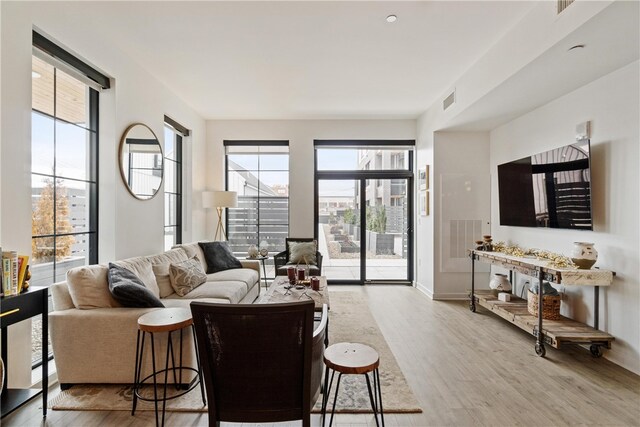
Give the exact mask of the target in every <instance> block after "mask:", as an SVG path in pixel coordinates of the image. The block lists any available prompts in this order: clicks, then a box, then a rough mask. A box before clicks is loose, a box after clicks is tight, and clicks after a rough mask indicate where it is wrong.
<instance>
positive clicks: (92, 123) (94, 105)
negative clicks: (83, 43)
mask: <svg viewBox="0 0 640 427" xmlns="http://www.w3.org/2000/svg"><path fill="white" fill-rule="evenodd" d="M32 45H33V53H32V55H31V61H32V64H33V61H34V58H37V59H38V60H40V61H42V62H44V63H47V64H49V65H50V66H52V67H53V87H52V90H53V94H52V95H53V111H52V113H53V114H50V113H47V112H45V111H41V110H38V109H36V108H34V104H33V100H32V103H31V115H30V118H31V124H30V126H31V128H32V129H33V117H34V115H35V114H38V115H41V116H43V117H45V118H47V119H50V120H51V121H52V125H53V129H52V137H53V170H52V173H50V174H48V173H43V172H42V171H39V172H34V171H33V168H32V164H30V165H29V166H30V173H29V176H30V179H31V183H30V186H31V197H32V200H33V194H34V193H33V189H34V186H33V182H34V177H39V178H49V179H52V180H53V182H54V192H53V230H52V231H53V232H52V233H48V234H41V235H34V234H33V232H32V234H31V241H32V242H33V241H34V239H43V238H52V239H53V242H54V243H53V244H54V246H53V247H54V256H53V260H52V262H51V264H52V271H53V273H52V277H51V279H52V281H51V283H48V280H49V279H47V283H46V284H45V285H44V286H46V287H50V286H51V285H52V284H53V283H55V282H56V276H57V274H58V272H57V269H58V264H59V263H58V260H57V259H56V256H55V251H56V241H57V238H58V237H62V236H86V238H87V240H88V242H87V253H86V259H85V262H86V264H85V265H90V264H97V263H98V241H99V229H98V219H99V166H100V162H99V150H100V144H99V140H100V95H99V90H102V89H108V88H109V87H110V80H109V78H108V77H107V76H105V75H104V74H102V73H100V72H99V71H97V70H95V69H94V68H93V67H91V66H90V65H88V64H86V63H85V62H84V61H82V60H81V59H79V58H77V57H75V56H74V55H72V54H70V53H69V52H67V51H66V50H64V49H63V48H61V47H59V46H57V45H56V44H54V43H53V42H51V41H49V40H47V39H46V38H44V37H43V36H42V35H40V34H38V33H37V32H35V31H33V32H32ZM32 67H33V65H32ZM59 71H62V72H63V73H65V74H66V75H68V76H70V77H72V78H74V79H75V80H77V81H79V82H80V83H82V84H84V85H85V86H86V89H87V92H85V96H86V98H85V100H84V101H83V102H86V113H87V117H86V122H85V126H84V127H83V126H80V125H78V124H77V123H73V122H70V121H68V120H65V119H64V118H62V116H60V117H59V116H58V111H57V108H58V106H57V104H58V103H57V97H58V86H57V85H58V75H57V73H58V72H59ZM32 78H33V75H32ZM96 82H97V84H96ZM31 93H32V99H33V86H32V88H31ZM59 124H64V125H69V126H76V127H78V128H80V129H83V130H84V131H85V132H87V133H88V146H87V152H86V153H85V157H84V163H85V167H86V170H87V174H86V176H85V177H84V179H77V178H72V177H65V176H62V175H59V174H58V170H57V161H58V155H57V152H56V144H57V138H58V136H57V126H58V125H59ZM33 143H34V140H33V135H32V137H31V140H30V141H29V144H30V149H31V151H33ZM57 179H64V180H67V181H74V182H82V183H84V184H85V185H86V186H87V187H88V188H87V194H86V197H87V206H86V209H87V227H86V229H84V230H82V231H79V232H65V233H58V232H57V230H56V223H57V221H56V215H57V209H56V194H57V189H56V187H55V182H56V180H57ZM32 212H33V207H32ZM32 227H33V225H32ZM31 262H32V264H33V265H34V266H35V265H36V264H35V263H34V257H33V254H31ZM51 310H52V304H51V295H49V311H51ZM47 335H48V334H47ZM49 349H51V347H50V346H49ZM32 350H33V349H32ZM31 357H32V363H31V368H32V369H36V368H38V367H40V366H42V364H43V363H48V362H49V361H50V360H52V359H53V352H51V351H50V353H49V354H47V355H40V357H39V359H36V360H33V354H32V356H31Z"/></svg>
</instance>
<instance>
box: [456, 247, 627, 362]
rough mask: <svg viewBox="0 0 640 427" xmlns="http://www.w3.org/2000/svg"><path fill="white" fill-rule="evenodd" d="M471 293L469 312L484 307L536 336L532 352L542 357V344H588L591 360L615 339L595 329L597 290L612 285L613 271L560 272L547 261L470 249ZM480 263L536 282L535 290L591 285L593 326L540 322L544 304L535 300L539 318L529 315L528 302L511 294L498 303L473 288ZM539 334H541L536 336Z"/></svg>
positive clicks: (563, 320) (489, 294) (492, 295)
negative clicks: (554, 285)
mask: <svg viewBox="0 0 640 427" xmlns="http://www.w3.org/2000/svg"><path fill="white" fill-rule="evenodd" d="M469 256H470V258H471V271H472V273H471V292H470V293H469V297H470V301H469V309H470V310H471V311H475V310H476V304H477V305H480V306H481V307H484V308H486V309H488V310H490V311H491V312H493V313H495V314H496V315H498V316H500V317H502V318H503V319H505V320H506V321H508V322H510V323H512V324H514V325H516V326H518V327H519V328H520V329H522V330H524V331H526V332H528V333H530V334H531V335H533V336H534V337H536V344H535V350H536V354H538V355H539V356H544V355H545V348H544V346H545V344H549V345H551V346H552V347H554V348H560V347H561V346H562V345H563V344H565V343H578V344H590V351H591V354H592V355H593V356H594V357H600V356H602V348H603V347H604V348H607V349H610V348H611V342H612V341H613V340H614V337H613V336H611V335H609V334H607V333H606V332H602V331H600V330H598V319H599V307H600V302H599V289H600V288H599V287H600V286H611V284H612V283H613V276H614V275H615V273H614V272H613V271H607V270H599V269H591V270H577V269H569V268H566V269H563V268H554V267H550V266H549V262H548V261H546V260H539V259H536V258H534V257H531V258H526V257H515V256H511V255H505V254H503V253H500V252H485V251H477V250H471V251H469ZM476 261H480V262H484V263H488V264H491V265H496V266H499V267H502V268H506V269H508V270H510V271H512V272H513V271H515V272H518V273H521V274H525V275H527V276H531V277H533V278H535V279H537V280H538V289H542V281H543V280H547V281H549V282H553V283H557V284H561V285H568V286H571V285H577V286H593V288H594V291H593V295H594V307H593V311H594V324H593V327H591V326H588V325H586V324H584V323H580V322H577V321H575V320H572V319H569V318H567V317H564V316H562V317H561V319H560V320H543V319H542V313H543V307H542V305H543V301H544V298H539V299H538V313H539V314H538V316H532V315H531V314H529V311H528V310H527V301H526V300H524V299H522V298H518V297H517V296H515V295H513V294H512V295H511V301H509V302H504V301H500V300H498V298H497V296H496V295H495V293H494V292H493V291H487V290H476V289H475V275H474V274H473V272H474V271H475V262H476ZM539 331H541V333H539Z"/></svg>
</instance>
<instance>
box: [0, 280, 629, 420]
mask: <svg viewBox="0 0 640 427" xmlns="http://www.w3.org/2000/svg"><path fill="white" fill-rule="evenodd" d="M341 291H351V292H358V293H360V294H361V295H362V297H363V298H367V299H368V301H369V306H370V308H371V312H372V314H373V316H374V318H375V319H376V322H377V323H378V326H379V327H380V330H381V331H382V333H383V335H384V336H385V339H386V341H387V343H388V344H389V347H390V348H391V350H392V351H393V353H394V356H395V357H396V359H397V361H398V365H399V366H400V368H401V369H402V371H403V373H404V375H405V377H406V378H407V382H408V384H409V386H410V387H411V388H412V390H413V392H414V394H415V396H416V398H417V399H418V401H419V403H420V405H421V406H422V408H423V411H424V412H423V413H421V414H388V415H386V416H385V421H386V425H387V426H390V427H393V426H416V427H426V426H460V425H486V426H540V425H545V426H547V425H549V426H553V425H558V426H564V425H590V426H593V425H622V426H637V425H639V423H640V377H638V376H637V375H635V374H633V373H631V372H629V371H627V370H625V369H623V368H621V367H619V366H617V365H615V364H613V363H611V362H609V361H608V360H606V359H605V358H600V359H594V358H592V357H591V355H590V354H589V351H588V349H585V348H582V347H580V346H578V345H575V344H569V345H566V346H565V345H563V348H562V349H561V350H556V349H554V348H550V347H547V357H545V358H540V357H538V356H536V355H535V353H534V351H533V346H534V338H533V337H532V336H531V335H529V334H527V333H525V332H524V331H522V330H521V329H519V328H518V327H517V326H515V325H511V324H509V323H507V322H505V321H504V320H502V319H500V318H499V317H498V316H496V315H495V314H493V313H491V311H490V310H486V309H484V308H478V312H477V313H472V312H470V311H469V309H468V306H467V303H466V302H461V301H460V302H449V301H432V300H430V299H428V298H427V297H426V296H424V295H423V294H422V293H420V292H419V291H417V290H416V289H415V288H410V287H405V286H368V287H354V286H349V287H341V288H336V289H335V290H334V289H332V291H331V292H341ZM362 342H364V343H366V337H362ZM612 345H614V346H615V345H616V342H615V341H614V342H613V344H612ZM380 369H381V370H384V366H380ZM57 392H58V388H57V387H55V386H54V387H52V388H51V393H52V396H51V397H53V395H55V394H56V393H57ZM154 420H155V419H154V415H153V412H141V411H139V412H138V413H136V415H135V416H134V417H131V415H130V414H129V412H126V411H119V412H117V411H113V412H107V411H102V412H90V411H49V415H48V417H47V419H46V421H45V422H44V423H43V422H42V415H41V402H40V401H38V400H37V399H35V400H34V401H32V402H30V403H29V404H27V405H26V406H25V407H24V408H22V409H21V410H19V411H17V412H16V413H14V414H12V415H10V416H9V417H6V418H5V419H3V420H2V426H3V427H4V426H29V427H31V426H39V425H47V426H64V427H74V426H82V427H85V426H117V427H139V426H153V425H154ZM207 421H208V420H207V414H206V413H178V412H169V413H167V420H166V425H168V426H206V425H207ZM245 425H247V426H248V425H249V424H231V423H223V426H224V427H227V426H234V427H239V426H245ZM268 425H273V426H277V427H287V426H293V425H300V423H295V422H292V423H275V424H268ZM312 425H313V426H319V425H320V416H319V415H315V414H314V415H313V416H312ZM336 425H338V426H360V427H363V426H374V425H375V421H374V419H373V416H372V415H367V414H337V415H336V418H335V419H334V426H336Z"/></svg>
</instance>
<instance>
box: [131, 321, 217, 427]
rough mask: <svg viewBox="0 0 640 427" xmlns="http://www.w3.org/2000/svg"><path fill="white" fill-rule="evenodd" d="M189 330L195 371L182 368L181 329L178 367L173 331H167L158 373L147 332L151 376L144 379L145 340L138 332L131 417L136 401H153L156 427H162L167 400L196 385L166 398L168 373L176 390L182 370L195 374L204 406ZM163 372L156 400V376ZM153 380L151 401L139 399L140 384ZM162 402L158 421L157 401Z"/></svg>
mask: <svg viewBox="0 0 640 427" xmlns="http://www.w3.org/2000/svg"><path fill="white" fill-rule="evenodd" d="M191 328H192V329H191V330H192V333H193V340H194V350H195V355H196V364H197V369H193V368H190V367H184V366H183V365H182V338H183V337H182V329H180V354H179V356H178V358H179V363H180V365H178V366H176V363H175V359H176V358H175V354H174V348H173V339H172V332H173V331H169V332H168V337H167V352H166V358H165V366H164V369H162V370H160V371H158V370H157V369H156V357H155V355H156V349H155V343H154V341H155V340H154V334H153V333H152V332H149V337H150V339H151V363H152V365H151V366H152V369H153V371H152V372H153V373H152V374H151V375H148V376H147V377H145V378H141V377H142V361H143V359H144V341H145V338H146V332H145V331H140V330H138V337H137V342H136V361H135V373H134V384H133V405H132V407H131V415H135V411H136V407H137V403H138V399H140V400H148V401H150V400H153V403H154V406H155V416H156V426H163V425H164V419H165V411H166V406H167V400H169V399H174V398H176V397H179V396H182V395H183V394H186V393H188V392H189V391H191V390H192V389H193V388H194V387H195V385H196V384H194V382H193V381H192V382H191V384H188V385H187V386H186V387H184V388H185V389H186V390H185V391H183V392H181V393H179V394H176V395H175V396H169V397H167V383H168V381H169V372H170V371H172V372H173V381H174V384H175V385H176V388H177V389H180V388H181V385H182V371H183V370H184V369H187V370H191V371H195V372H196V373H197V381H198V382H199V383H200V393H201V394H202V404H203V405H206V404H207V401H206V398H205V392H204V382H203V378H202V369H201V367H200V356H199V354H198V346H197V343H196V334H195V327H194V326H193V325H191ZM141 332H142V336H141V335H140V333H141ZM170 359H171V368H169V360H170ZM176 370H177V371H179V374H177V375H176ZM162 372H164V384H163V394H162V397H161V398H158V381H157V375H158V374H160V373H162ZM150 378H153V399H151V398H145V397H141V396H140V387H141V386H142V384H143V383H144V382H145V381H147V380H148V379H150ZM159 400H162V418H161V419H160V417H159V414H158V401H159Z"/></svg>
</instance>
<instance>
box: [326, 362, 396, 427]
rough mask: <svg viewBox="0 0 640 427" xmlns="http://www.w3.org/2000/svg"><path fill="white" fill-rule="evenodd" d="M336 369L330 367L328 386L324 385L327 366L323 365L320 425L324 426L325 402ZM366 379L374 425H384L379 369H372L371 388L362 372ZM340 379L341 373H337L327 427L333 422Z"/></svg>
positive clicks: (327, 374) (367, 376)
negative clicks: (323, 389) (323, 388)
mask: <svg viewBox="0 0 640 427" xmlns="http://www.w3.org/2000/svg"><path fill="white" fill-rule="evenodd" d="M335 373H336V371H334V370H333V369H331V380H330V381H329V386H328V387H326V384H327V380H328V379H329V368H327V367H325V376H324V383H325V393H324V394H323V396H322V410H321V415H322V426H323V427H324V421H325V418H326V416H327V404H328V403H329V393H330V392H331V387H332V386H333V377H334V375H335ZM363 375H364V377H365V378H366V381H367V390H368V392H369V402H370V403H371V409H372V410H373V417H374V418H375V420H376V426H378V427H379V426H380V424H382V427H384V410H383V409H382V389H381V387H380V371H379V370H378V369H377V368H376V369H374V370H373V390H372V389H371V381H370V379H369V374H368V373H365V374H363ZM341 379H342V373H339V374H338V382H337V383H336V394H335V395H334V396H333V405H332V408H331V418H329V427H331V424H332V423H333V415H334V414H335V412H336V402H337V400H338V391H339V390H340V380H341ZM378 414H380V422H379V421H378Z"/></svg>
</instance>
